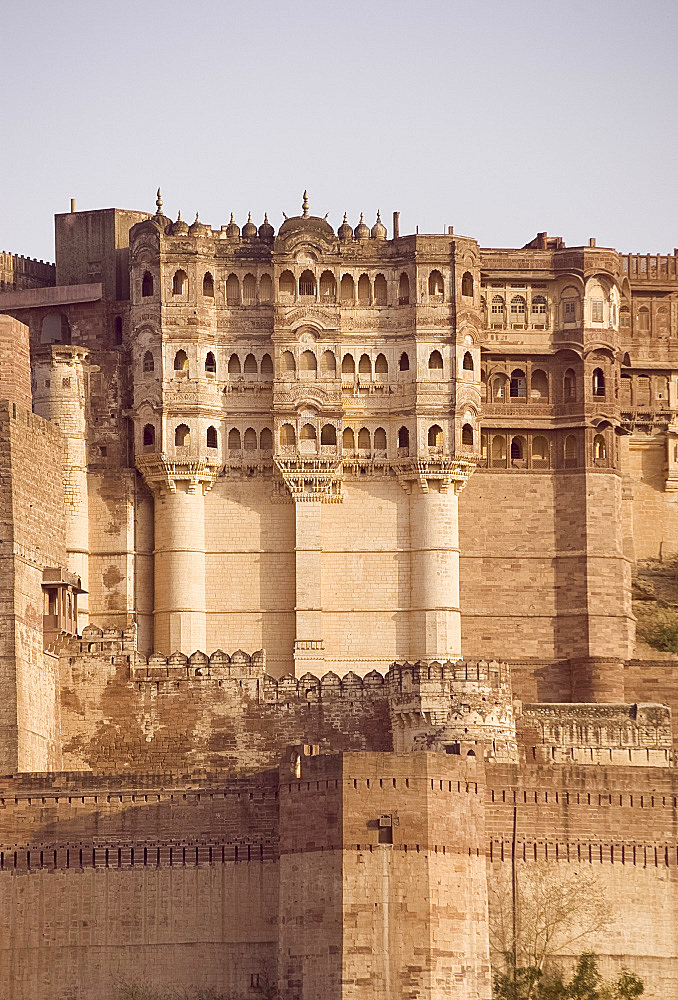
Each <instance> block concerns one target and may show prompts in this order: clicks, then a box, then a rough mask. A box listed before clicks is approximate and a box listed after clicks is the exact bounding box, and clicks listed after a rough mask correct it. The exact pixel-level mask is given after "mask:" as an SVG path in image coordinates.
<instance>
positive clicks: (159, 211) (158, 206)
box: [155, 188, 162, 215]
mask: <svg viewBox="0 0 678 1000" xmlns="http://www.w3.org/2000/svg"><path fill="white" fill-rule="evenodd" d="M155 214H156V215H162V193H161V191H160V188H158V193H157V195H156V199H155Z"/></svg>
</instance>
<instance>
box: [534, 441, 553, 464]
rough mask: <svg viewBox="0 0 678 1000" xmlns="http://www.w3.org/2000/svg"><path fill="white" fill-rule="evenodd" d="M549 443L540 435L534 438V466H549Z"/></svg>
mask: <svg viewBox="0 0 678 1000" xmlns="http://www.w3.org/2000/svg"><path fill="white" fill-rule="evenodd" d="M548 460H549V443H548V441H547V440H546V438H545V437H543V436H542V435H541V434H538V435H537V437H534V438H532V464H533V465H535V466H540V465H548Z"/></svg>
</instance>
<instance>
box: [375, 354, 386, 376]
mask: <svg viewBox="0 0 678 1000" xmlns="http://www.w3.org/2000/svg"><path fill="white" fill-rule="evenodd" d="M374 374H375V375H379V376H381V377H388V361H387V360H386V355H385V354H377V360H376V361H375V362H374Z"/></svg>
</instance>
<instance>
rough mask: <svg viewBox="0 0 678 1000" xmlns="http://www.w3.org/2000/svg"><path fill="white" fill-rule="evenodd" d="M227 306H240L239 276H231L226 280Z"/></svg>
mask: <svg viewBox="0 0 678 1000" xmlns="http://www.w3.org/2000/svg"><path fill="white" fill-rule="evenodd" d="M226 304H227V305H229V306H239V305H240V281H239V280H238V275H237V274H229V276H228V278H227V279H226Z"/></svg>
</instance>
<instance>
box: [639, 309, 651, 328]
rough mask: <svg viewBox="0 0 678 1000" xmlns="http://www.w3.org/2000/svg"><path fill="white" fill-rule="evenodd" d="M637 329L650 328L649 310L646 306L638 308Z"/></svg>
mask: <svg viewBox="0 0 678 1000" xmlns="http://www.w3.org/2000/svg"><path fill="white" fill-rule="evenodd" d="M638 329H639V330H649V329H650V310H649V309H648V308H647V306H641V307H640V309H639V310H638Z"/></svg>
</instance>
